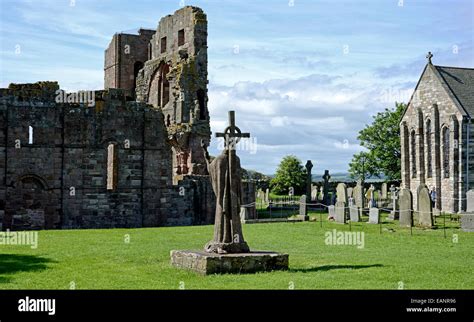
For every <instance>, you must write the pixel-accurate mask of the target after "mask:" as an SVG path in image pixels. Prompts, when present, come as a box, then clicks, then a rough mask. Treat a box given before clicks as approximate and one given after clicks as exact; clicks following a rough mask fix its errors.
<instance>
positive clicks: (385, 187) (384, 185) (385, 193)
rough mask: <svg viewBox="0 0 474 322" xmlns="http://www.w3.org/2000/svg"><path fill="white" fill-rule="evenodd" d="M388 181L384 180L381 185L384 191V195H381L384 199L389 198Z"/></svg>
mask: <svg viewBox="0 0 474 322" xmlns="http://www.w3.org/2000/svg"><path fill="white" fill-rule="evenodd" d="M387 188H388V187H387V183H386V182H384V183H382V187H381V192H382V195H381V198H382V200H384V201H385V200H387V199H388V190H387Z"/></svg>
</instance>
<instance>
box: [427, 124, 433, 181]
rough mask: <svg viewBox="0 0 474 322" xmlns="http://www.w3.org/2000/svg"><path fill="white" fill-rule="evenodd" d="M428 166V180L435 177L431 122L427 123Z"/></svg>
mask: <svg viewBox="0 0 474 322" xmlns="http://www.w3.org/2000/svg"><path fill="white" fill-rule="evenodd" d="M425 136H426V165H427V169H426V170H427V172H426V175H427V176H428V178H431V177H432V176H433V164H432V160H433V159H432V155H431V152H432V146H431V120H429V119H428V120H427V121H426V135H425Z"/></svg>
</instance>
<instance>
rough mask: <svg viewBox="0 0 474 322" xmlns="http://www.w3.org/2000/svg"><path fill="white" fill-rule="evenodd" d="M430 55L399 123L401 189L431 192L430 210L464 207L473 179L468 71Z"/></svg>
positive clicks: (472, 92)
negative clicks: (435, 62)
mask: <svg viewBox="0 0 474 322" xmlns="http://www.w3.org/2000/svg"><path fill="white" fill-rule="evenodd" d="M431 57H432V55H431V53H428V56H427V58H428V63H427V65H426V66H425V68H424V70H423V73H422V74H421V77H420V80H419V81H418V84H417V85H416V88H415V91H414V93H413V95H412V98H411V100H410V102H409V103H408V105H407V108H406V110H405V112H404V115H403V117H402V119H401V122H400V138H401V165H402V187H403V188H407V189H409V190H410V191H411V192H412V195H413V207H414V209H415V210H416V209H417V191H418V188H419V187H420V186H422V185H426V186H427V187H428V188H429V189H430V190H432V189H433V188H434V189H435V190H436V197H437V198H436V202H435V208H436V209H439V210H441V211H445V212H449V213H457V212H462V211H465V210H466V192H467V191H468V190H469V189H470V188H472V184H473V182H474V124H473V121H472V118H473V117H474V69H473V68H460V67H447V66H437V65H433V63H432V61H431Z"/></svg>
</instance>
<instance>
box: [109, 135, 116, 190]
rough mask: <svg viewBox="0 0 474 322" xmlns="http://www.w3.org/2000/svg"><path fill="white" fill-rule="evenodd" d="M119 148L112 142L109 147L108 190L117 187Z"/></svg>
mask: <svg viewBox="0 0 474 322" xmlns="http://www.w3.org/2000/svg"><path fill="white" fill-rule="evenodd" d="M117 174H118V173H117V149H116V146H115V144H113V143H110V144H109V145H108V147H107V190H112V191H113V190H115V189H116V188H117Z"/></svg>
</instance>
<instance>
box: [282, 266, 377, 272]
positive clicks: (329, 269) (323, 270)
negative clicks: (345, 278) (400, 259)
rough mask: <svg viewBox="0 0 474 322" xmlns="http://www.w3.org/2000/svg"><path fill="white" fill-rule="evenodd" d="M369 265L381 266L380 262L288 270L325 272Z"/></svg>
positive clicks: (290, 270) (292, 270) (292, 269)
mask: <svg viewBox="0 0 474 322" xmlns="http://www.w3.org/2000/svg"><path fill="white" fill-rule="evenodd" d="M371 267H383V265H382V264H372V265H325V266H318V267H310V268H290V269H289V270H288V271H289V272H291V273H309V272H326V271H331V270H334V269H363V268H371Z"/></svg>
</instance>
